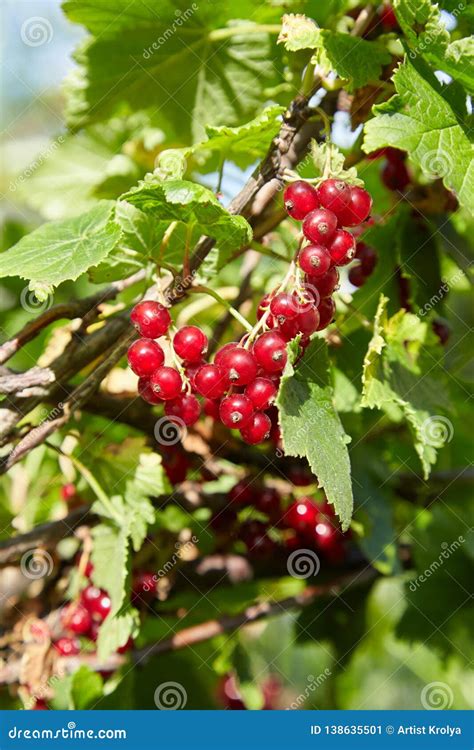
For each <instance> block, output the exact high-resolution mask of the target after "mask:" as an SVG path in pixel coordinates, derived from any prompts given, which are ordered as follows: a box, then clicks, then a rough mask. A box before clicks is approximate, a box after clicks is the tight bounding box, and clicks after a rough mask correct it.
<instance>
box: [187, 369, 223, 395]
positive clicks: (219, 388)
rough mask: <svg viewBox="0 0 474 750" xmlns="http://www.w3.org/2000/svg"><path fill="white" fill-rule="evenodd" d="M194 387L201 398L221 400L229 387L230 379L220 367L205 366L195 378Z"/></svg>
mask: <svg viewBox="0 0 474 750" xmlns="http://www.w3.org/2000/svg"><path fill="white" fill-rule="evenodd" d="M194 387H195V388H196V390H197V392H198V393H200V394H201V396H205V397H206V398H210V399H215V398H220V397H221V396H223V395H224V393H225V391H226V390H227V388H228V387H229V378H228V377H227V375H226V374H225V372H224V371H223V370H222V368H220V367H218V365H203V366H202V367H200V368H199V370H198V371H197V373H196V375H195V376H194Z"/></svg>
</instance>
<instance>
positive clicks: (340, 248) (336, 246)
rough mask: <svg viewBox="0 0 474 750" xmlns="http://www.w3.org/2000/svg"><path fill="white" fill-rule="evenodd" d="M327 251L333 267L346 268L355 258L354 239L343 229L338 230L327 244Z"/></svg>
mask: <svg viewBox="0 0 474 750" xmlns="http://www.w3.org/2000/svg"><path fill="white" fill-rule="evenodd" d="M328 250H329V255H330V256H331V260H332V262H333V263H334V265H336V266H346V265H347V264H348V263H350V262H351V260H353V259H354V256H355V251H356V242H355V238H354V237H353V236H352V234H351V233H350V232H346V230H345V229H338V230H337V232H336V233H335V235H334V237H333V238H332V240H331V242H330V244H329V247H328Z"/></svg>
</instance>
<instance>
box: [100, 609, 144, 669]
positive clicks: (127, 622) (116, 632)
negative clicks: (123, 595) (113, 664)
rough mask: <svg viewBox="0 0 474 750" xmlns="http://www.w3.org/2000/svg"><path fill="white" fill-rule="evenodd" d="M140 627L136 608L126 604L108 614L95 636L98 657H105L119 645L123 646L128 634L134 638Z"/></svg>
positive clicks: (128, 636)
mask: <svg viewBox="0 0 474 750" xmlns="http://www.w3.org/2000/svg"><path fill="white" fill-rule="evenodd" d="M139 628H140V615H139V613H138V610H136V609H135V608H134V607H132V606H131V605H130V604H128V605H127V606H126V607H125V608H124V610H123V611H120V612H117V613H116V614H114V615H109V616H108V617H107V618H106V620H105V621H104V622H103V623H102V625H101V626H100V630H99V637H98V638H97V654H98V656H99V659H107V657H108V656H110V654H113V653H115V652H116V651H117V649H119V648H120V647H121V646H125V644H126V643H127V641H128V639H129V638H130V636H131V637H132V638H135V637H136V636H137V635H138V631H139Z"/></svg>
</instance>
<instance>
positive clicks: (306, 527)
mask: <svg viewBox="0 0 474 750" xmlns="http://www.w3.org/2000/svg"><path fill="white" fill-rule="evenodd" d="M318 514H319V511H318V508H317V506H316V505H315V503H314V502H313V501H312V500H311V498H309V497H302V498H300V499H299V500H295V502H294V503H291V505H290V506H289V507H288V508H287V511H286V513H285V517H284V521H285V524H286V525H287V526H289V527H290V528H291V529H294V530H295V531H296V532H298V533H300V534H304V533H307V532H311V531H312V529H313V528H314V526H315V524H316V522H317V519H318Z"/></svg>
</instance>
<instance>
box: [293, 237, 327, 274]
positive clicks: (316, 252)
mask: <svg viewBox="0 0 474 750" xmlns="http://www.w3.org/2000/svg"><path fill="white" fill-rule="evenodd" d="M298 264H299V266H300V268H301V269H302V270H303V271H304V272H305V273H307V274H309V275H310V276H314V277H316V278H317V277H318V276H324V274H325V273H326V272H327V271H328V270H329V266H330V265H331V257H330V255H329V253H328V251H327V249H326V248H325V247H323V246H322V245H306V247H303V248H302V250H300V252H299V254H298Z"/></svg>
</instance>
